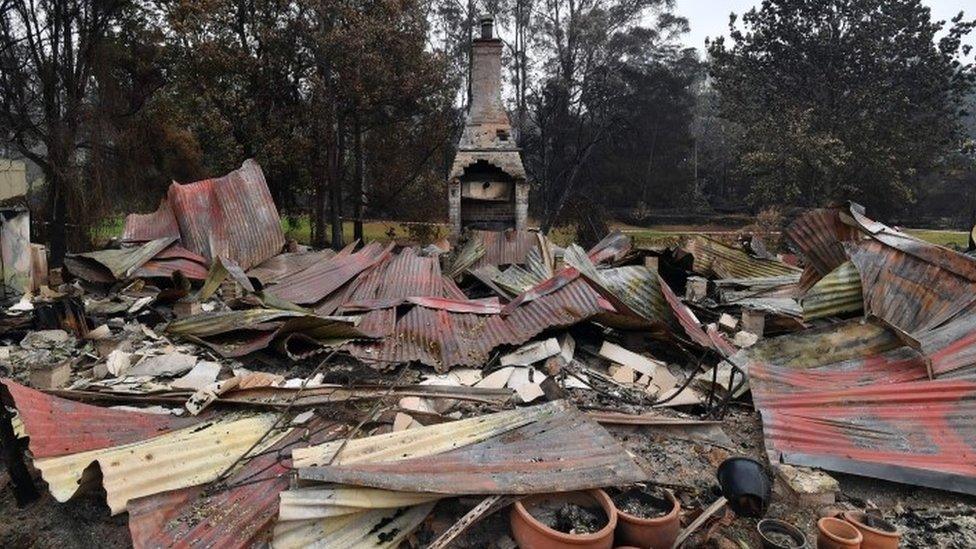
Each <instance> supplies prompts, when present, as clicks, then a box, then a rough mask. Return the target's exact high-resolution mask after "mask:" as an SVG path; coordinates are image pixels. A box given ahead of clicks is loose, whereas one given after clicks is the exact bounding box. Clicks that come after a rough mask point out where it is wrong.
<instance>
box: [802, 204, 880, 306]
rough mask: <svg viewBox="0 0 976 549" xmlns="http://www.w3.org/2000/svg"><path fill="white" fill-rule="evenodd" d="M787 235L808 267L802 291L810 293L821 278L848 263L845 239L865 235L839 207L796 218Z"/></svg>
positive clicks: (804, 273) (806, 213)
mask: <svg viewBox="0 0 976 549" xmlns="http://www.w3.org/2000/svg"><path fill="white" fill-rule="evenodd" d="M786 237H787V238H788V239H789V240H790V241H791V242H793V244H794V245H795V246H796V247H797V249H798V250H799V251H800V253H801V254H802V255H803V258H804V259H805V260H806V263H807V266H806V268H805V269H804V270H803V276H802V277H801V278H800V285H799V290H800V292H801V294H802V293H803V292H806V291H807V290H808V289H810V287H812V286H813V285H814V284H815V283H816V282H817V281H818V280H820V279H821V278H823V277H825V276H827V274H828V273H830V272H832V271H833V270H834V269H836V268H837V267H839V266H841V264H843V263H845V262H847V251H846V250H845V249H844V243H845V242H855V241H857V240H859V239H861V238H862V237H863V235H862V233H861V231H860V230H858V228H857V227H855V226H852V225H850V224H848V223H845V222H844V221H843V220H842V219H841V211H840V210H839V209H837V208H824V209H819V210H810V211H808V212H805V213H804V214H802V215H800V216H799V217H797V218H796V220H795V221H793V223H792V224H791V225H790V226H789V227H788V228H787V229H786Z"/></svg>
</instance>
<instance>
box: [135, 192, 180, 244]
mask: <svg viewBox="0 0 976 549" xmlns="http://www.w3.org/2000/svg"><path fill="white" fill-rule="evenodd" d="M179 237H180V224H179V222H177V221H176V215H175V214H174V213H173V208H171V207H170V205H169V201H168V200H166V199H165V198H164V199H162V200H161V201H160V202H159V208H157V209H156V211H155V212H152V213H148V214H135V213H133V214H129V215H127V216H125V227H124V228H123V230H122V240H124V241H126V242H148V241H150V240H156V239H159V238H179Z"/></svg>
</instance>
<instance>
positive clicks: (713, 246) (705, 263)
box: [683, 236, 800, 278]
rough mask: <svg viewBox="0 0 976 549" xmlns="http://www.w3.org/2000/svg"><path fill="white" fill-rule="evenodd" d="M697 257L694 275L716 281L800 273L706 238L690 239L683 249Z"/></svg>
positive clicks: (776, 262) (778, 263) (784, 265)
mask: <svg viewBox="0 0 976 549" xmlns="http://www.w3.org/2000/svg"><path fill="white" fill-rule="evenodd" d="M683 248H684V250H685V251H687V252H688V253H690V254H691V255H692V256H694V267H693V268H694V271H695V272H696V273H698V274H701V275H703V276H711V277H715V278H762V277H768V276H783V275H791V274H799V273H800V269H798V268H796V267H793V266H792V265H787V264H786V263H783V262H780V261H774V260H771V259H762V258H759V257H753V256H751V255H749V254H747V253H746V252H744V251H742V250H739V249H736V248H732V247H730V246H726V245H725V244H722V243H721V242H718V241H717V240H712V239H711V238H708V237H705V236H695V237H693V238H691V239H690V240H689V241H688V243H687V244H686V245H685V246H684V247H683Z"/></svg>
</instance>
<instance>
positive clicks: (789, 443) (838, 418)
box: [731, 321, 976, 494]
mask: <svg viewBox="0 0 976 549" xmlns="http://www.w3.org/2000/svg"><path fill="white" fill-rule="evenodd" d="M731 360H733V362H735V363H737V364H738V365H740V367H743V368H745V369H746V370H747V371H748V374H749V383H750V386H751V387H752V392H753V398H754V402H755V404H756V407H757V408H758V409H759V410H760V411H761V413H762V417H763V432H764V434H765V438H766V449H767V451H768V452H769V454H770V459H771V460H772V461H774V462H779V461H783V462H785V463H791V464H797V465H807V466H814V467H818V468H822V469H827V470H832V471H840V472H846V473H853V474H859V475H864V476H870V477H875V478H881V479H886V480H892V481H896V482H903V483H908V484H915V485H920V486H929V487H933V488H939V489H943V490H950V491H956V492H963V493H969V494H976V372H974V371H973V369H969V372H968V375H967V376H965V378H963V379H957V380H929V379H928V372H927V366H926V361H925V359H924V358H923V357H922V356H921V355H920V354H919V353H918V352H916V351H915V350H913V349H910V348H908V347H905V346H903V345H901V342H900V340H899V338H898V337H896V336H895V334H894V333H893V332H891V331H890V330H888V329H886V328H884V327H882V326H879V325H875V324H872V323H860V322H856V321H849V322H846V323H842V324H838V325H835V326H830V327H828V328H824V329H818V330H808V331H804V332H802V333H798V334H794V335H790V336H784V337H779V338H773V339H769V340H764V341H762V342H760V343H759V344H758V345H756V346H755V347H753V348H751V349H748V350H745V351H742V352H741V353H739V354H738V355H736V356H735V357H733V358H732V359H731Z"/></svg>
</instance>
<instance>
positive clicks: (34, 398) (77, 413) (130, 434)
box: [0, 379, 202, 458]
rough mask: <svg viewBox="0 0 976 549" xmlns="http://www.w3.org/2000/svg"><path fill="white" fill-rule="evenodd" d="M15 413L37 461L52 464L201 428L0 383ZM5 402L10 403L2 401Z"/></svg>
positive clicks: (182, 419) (173, 418)
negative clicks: (67, 457)
mask: <svg viewBox="0 0 976 549" xmlns="http://www.w3.org/2000/svg"><path fill="white" fill-rule="evenodd" d="M0 384H2V386H3V387H4V388H6V391H7V393H8V394H9V395H10V397H11V400H10V402H6V404H9V405H10V406H12V407H13V408H16V409H17V412H18V414H19V417H20V420H21V421H22V422H23V425H24V429H25V430H26V432H27V435H28V436H30V446H29V447H30V451H31V455H33V456H34V458H48V457H55V456H63V455H68V454H77V453H80V452H87V451H90V450H99V449H103V448H109V447H112V446H121V445H124V444H130V443H133V442H139V441H141V440H146V439H148V438H152V437H155V436H159V435H162V434H164V433H168V432H171V431H174V430H177V429H182V428H184V427H187V426H190V425H194V424H196V423H199V422H200V421H201V419H202V418H199V417H177V416H171V415H162V414H144V413H140V412H131V411H122V410H114V409H111V408H102V407H99V406H91V405H88V404H82V403H80V402H75V401H73V400H67V399H64V398H58V397H54V396H51V395H48V394H45V393H42V392H40V391H36V390H34V389H31V388H29V387H25V386H23V385H21V384H19V383H17V382H15V381H13V380H10V379H0ZM4 400H6V399H4Z"/></svg>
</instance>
